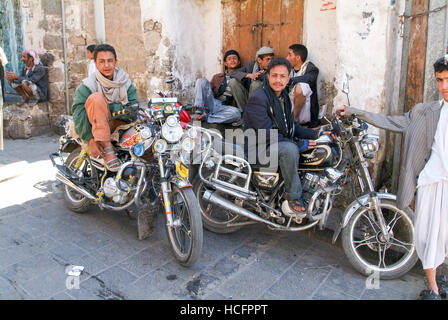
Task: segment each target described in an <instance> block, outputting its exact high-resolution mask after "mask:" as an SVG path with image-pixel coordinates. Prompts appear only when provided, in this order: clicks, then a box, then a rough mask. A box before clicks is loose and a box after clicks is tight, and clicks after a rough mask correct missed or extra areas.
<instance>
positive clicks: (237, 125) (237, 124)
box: [232, 117, 244, 127]
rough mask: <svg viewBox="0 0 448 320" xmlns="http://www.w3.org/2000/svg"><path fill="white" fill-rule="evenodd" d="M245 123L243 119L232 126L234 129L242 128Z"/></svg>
mask: <svg viewBox="0 0 448 320" xmlns="http://www.w3.org/2000/svg"><path fill="white" fill-rule="evenodd" d="M243 123H244V119H243V117H241V119H240V120H238V121H235V122H232V126H233V127H240V126H242V125H243Z"/></svg>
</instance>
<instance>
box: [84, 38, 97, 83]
mask: <svg viewBox="0 0 448 320" xmlns="http://www.w3.org/2000/svg"><path fill="white" fill-rule="evenodd" d="M86 51H87V57H88V58H89V60H90V62H89V69H88V71H87V75H88V76H89V77H90V75H92V74H93V73H95V71H96V67H95V60H94V59H93V53H94V51H95V45H94V44H91V45H89V46H87V48H86Z"/></svg>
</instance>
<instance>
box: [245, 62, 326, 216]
mask: <svg viewBox="0 0 448 320" xmlns="http://www.w3.org/2000/svg"><path fill="white" fill-rule="evenodd" d="M291 69H292V67H291V64H290V63H289V62H288V61H287V60H286V59H284V58H274V59H272V61H271V62H270V64H269V67H268V69H267V71H266V74H267V77H266V78H265V79H264V83H263V87H262V88H260V89H258V90H257V91H255V92H254V93H253V94H252V95H251V96H250V97H249V101H248V102H247V106H246V109H245V114H244V130H248V129H253V130H255V132H256V134H257V138H258V137H259V136H260V135H259V131H261V130H265V134H266V135H265V137H266V149H268V148H269V149H270V151H271V156H272V150H275V149H277V150H278V165H279V167H280V172H281V174H282V176H283V179H284V180H285V193H286V195H285V198H286V200H285V201H284V202H283V204H282V210H283V212H286V213H288V214H294V215H295V216H296V217H298V218H303V217H304V216H306V214H305V204H304V203H303V201H302V199H301V198H302V185H301V182H300V178H299V174H298V166H299V152H300V151H302V150H305V149H307V148H308V147H309V146H310V145H314V144H315V142H314V141H313V140H311V139H316V138H317V137H318V135H319V131H317V130H313V129H308V128H304V127H302V126H300V125H296V124H295V123H294V109H293V107H292V104H291V100H290V99H289V94H288V91H287V90H286V89H285V88H286V86H287V84H288V82H289V80H290V77H289V75H290V72H291ZM273 130H275V131H277V135H278V139H277V141H271V140H270V137H272V136H271V134H272V133H271V131H273ZM297 137H298V138H301V139H306V140H298V141H297V139H296V138H297ZM308 139H310V140H308ZM259 143H260V141H258V140H257V145H258V150H261V149H263V148H264V146H263V147H261V148H260V145H261V144H259ZM250 148H251V146H248V145H246V152H247V153H248V154H250V153H251V152H249V151H248V149H250ZM274 152H275V151H274ZM260 156H261V155H260V154H258V157H257V160H258V161H260V160H261V157H260ZM249 161H250V160H249ZM260 162H263V161H260Z"/></svg>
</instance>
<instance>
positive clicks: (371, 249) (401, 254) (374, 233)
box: [342, 200, 418, 279]
mask: <svg viewBox="0 0 448 320" xmlns="http://www.w3.org/2000/svg"><path fill="white" fill-rule="evenodd" d="M380 201H381V204H380V206H381V211H382V213H383V216H384V220H385V222H386V228H387V230H388V237H384V236H383V234H382V232H381V230H380V226H379V224H378V222H377V219H376V216H375V213H374V212H373V210H369V208H368V207H360V208H359V209H358V211H356V212H355V213H354V214H353V216H352V217H351V218H350V220H349V222H348V224H347V226H346V227H345V228H344V229H343V230H342V247H343V249H344V252H345V254H346V256H347V258H348V259H349V261H350V263H351V264H352V265H353V267H354V268H355V269H356V270H358V271H359V272H360V273H362V274H364V275H366V276H370V275H372V274H374V273H376V274H377V275H378V276H379V277H380V278H381V279H396V278H399V277H401V276H402V275H404V274H406V273H407V272H408V271H409V270H411V269H412V267H413V266H414V265H415V263H416V262H417V260H418V256H417V253H416V251H415V246H414V225H413V222H412V219H411V215H410V213H409V212H408V211H410V210H400V209H398V208H397V207H396V204H395V201H391V200H380Z"/></svg>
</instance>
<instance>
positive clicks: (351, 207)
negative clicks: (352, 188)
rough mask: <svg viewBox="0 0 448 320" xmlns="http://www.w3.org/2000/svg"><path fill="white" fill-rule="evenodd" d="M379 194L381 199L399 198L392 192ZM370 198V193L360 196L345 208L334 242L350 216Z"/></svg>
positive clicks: (335, 232)
mask: <svg viewBox="0 0 448 320" xmlns="http://www.w3.org/2000/svg"><path fill="white" fill-rule="evenodd" d="M377 195H378V198H379V199H384V200H396V199H397V197H396V195H394V194H390V193H378V194H377ZM369 198H370V197H369V195H368V194H365V195H363V196H362V197H359V198H358V200H355V201H353V202H352V203H350V205H349V206H348V207H347V209H345V211H344V213H343V214H342V219H341V223H340V224H339V226H338V228H337V229H336V230H335V231H334V234H333V239H332V242H333V244H334V243H335V242H336V240H337V239H338V237H339V234H340V233H341V231H342V229H344V228H345V227H346V226H347V224H348V222H349V221H350V218H351V217H352V216H353V215H354V214H355V212H356V211H358V209H359V208H360V207H361V205H363V206H365V205H367V204H368V203H369Z"/></svg>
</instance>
